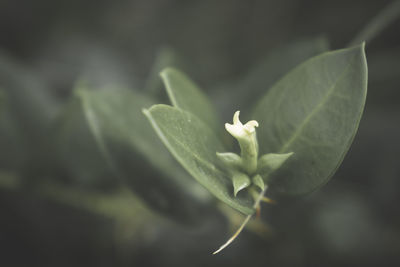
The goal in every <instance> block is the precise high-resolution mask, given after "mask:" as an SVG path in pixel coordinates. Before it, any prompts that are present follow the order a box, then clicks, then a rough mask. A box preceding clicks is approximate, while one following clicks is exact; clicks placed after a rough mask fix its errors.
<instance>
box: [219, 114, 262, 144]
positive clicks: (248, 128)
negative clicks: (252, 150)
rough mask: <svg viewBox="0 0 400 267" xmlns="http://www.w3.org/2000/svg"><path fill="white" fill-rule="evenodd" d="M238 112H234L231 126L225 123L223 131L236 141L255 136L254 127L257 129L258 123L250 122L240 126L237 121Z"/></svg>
mask: <svg viewBox="0 0 400 267" xmlns="http://www.w3.org/2000/svg"><path fill="white" fill-rule="evenodd" d="M239 114H240V111H236V112H235V114H234V115H233V124H229V123H225V129H226V130H227V131H228V132H229V133H230V134H231V135H232V136H233V137H235V138H236V139H243V138H245V139H248V138H251V137H252V135H254V134H255V131H256V129H255V127H258V122H257V121H255V120H251V121H249V122H247V123H246V124H244V125H243V124H242V123H241V122H240V120H239Z"/></svg>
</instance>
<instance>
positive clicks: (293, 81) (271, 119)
mask: <svg viewBox="0 0 400 267" xmlns="http://www.w3.org/2000/svg"><path fill="white" fill-rule="evenodd" d="M366 90H367V64H366V59H365V53H364V44H363V45H360V46H357V47H353V48H349V49H343V50H337V51H334V52H329V53H324V54H322V55H320V56H317V57H314V58H312V59H310V60H308V61H306V62H305V63H303V64H301V65H300V66H298V67H297V68H295V69H294V70H293V71H291V72H290V73H289V74H288V75H286V76H285V77H284V78H283V79H282V80H280V81H279V82H278V83H276V84H275V85H274V86H273V87H272V88H271V89H270V91H269V92H268V93H267V94H266V95H265V96H264V97H263V98H262V99H261V101H260V102H259V103H258V105H257V106H256V108H255V110H254V113H253V118H254V119H256V120H258V122H259V124H260V127H259V129H258V138H259V143H260V150H261V151H262V153H266V152H273V153H287V152H291V151H293V152H294V155H293V156H292V157H291V158H290V159H289V160H288V161H287V162H286V163H285V164H284V165H283V166H282V167H281V168H280V169H279V170H278V171H276V172H275V173H274V174H272V176H271V179H272V178H273V179H272V180H271V183H272V185H273V189H274V190H275V191H277V192H281V193H287V194H302V193H307V192H310V191H312V190H314V189H316V188H318V187H320V186H322V185H323V184H324V183H326V182H327V181H328V180H329V179H330V177H331V176H332V175H333V174H334V172H335V171H336V169H337V168H338V166H339V165H340V163H341V162H342V160H343V157H344V156H345V154H346V152H347V150H348V149H349V147H350V145H351V142H352V140H353V138H354V135H355V133H356V131H357V128H358V124H359V121H360V118H361V115H362V111H363V108H364V104H365V97H366Z"/></svg>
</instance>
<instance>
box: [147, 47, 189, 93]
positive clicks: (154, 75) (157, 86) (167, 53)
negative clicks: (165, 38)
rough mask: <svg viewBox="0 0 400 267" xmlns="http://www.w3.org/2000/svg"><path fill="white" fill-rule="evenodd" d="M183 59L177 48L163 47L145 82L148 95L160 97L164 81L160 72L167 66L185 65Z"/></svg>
mask: <svg viewBox="0 0 400 267" xmlns="http://www.w3.org/2000/svg"><path fill="white" fill-rule="evenodd" d="M182 61H183V60H182V59H181V58H180V56H179V55H178V54H177V52H176V51H175V50H173V49H172V48H170V47H163V48H161V49H160V50H159V51H158V53H157V55H156V58H155V61H154V64H153V66H152V69H151V71H150V74H149V76H148V77H147V81H146V84H145V87H144V88H145V92H147V93H148V95H151V96H154V97H157V98H159V97H160V95H161V92H163V83H162V80H161V78H160V72H161V71H162V70H163V69H165V68H167V67H174V68H178V69H181V68H182V67H183V65H184V64H183V63H182Z"/></svg>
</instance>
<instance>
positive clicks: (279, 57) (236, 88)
mask: <svg viewBox="0 0 400 267" xmlns="http://www.w3.org/2000/svg"><path fill="white" fill-rule="evenodd" d="M328 49H329V45H328V41H327V40H326V39H325V38H323V37H318V38H311V39H305V40H300V41H296V42H292V43H290V44H288V45H283V46H280V47H277V48H276V49H273V50H271V51H270V52H269V53H268V54H267V56H266V57H265V58H263V59H262V61H261V62H259V63H258V64H256V65H255V67H253V68H252V69H250V70H249V71H248V72H247V73H246V74H245V75H244V76H243V77H241V78H240V79H239V80H237V81H235V82H234V83H230V84H229V86H226V87H229V92H230V94H231V96H230V99H232V101H233V102H228V101H226V91H227V89H228V88H224V90H221V92H220V94H219V95H218V98H219V101H218V103H221V105H230V109H232V106H235V108H234V109H233V110H242V111H246V110H249V106H250V105H251V104H252V103H254V102H255V101H257V100H258V99H259V98H260V97H261V96H262V95H263V94H265V91H266V90H268V89H269V88H270V87H271V86H272V85H273V84H274V83H275V82H277V81H278V80H279V79H280V78H282V77H283V76H284V75H285V74H286V73H288V72H289V71H290V70H292V69H293V68H294V67H296V66H297V65H298V64H300V63H302V62H303V61H305V60H307V59H309V58H310V57H313V56H316V55H318V54H320V53H322V52H325V51H327V50H328ZM232 88H233V90H232ZM226 102H228V103H226ZM228 108H229V107H227V108H226V109H228ZM233 110H229V114H230V113H232V111H233Z"/></svg>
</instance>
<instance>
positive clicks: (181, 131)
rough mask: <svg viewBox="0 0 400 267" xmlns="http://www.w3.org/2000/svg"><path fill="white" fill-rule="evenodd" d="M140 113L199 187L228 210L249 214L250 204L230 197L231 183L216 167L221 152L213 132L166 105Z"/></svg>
mask: <svg viewBox="0 0 400 267" xmlns="http://www.w3.org/2000/svg"><path fill="white" fill-rule="evenodd" d="M144 113H145V114H146V116H147V117H148V119H149V120H150V122H151V124H152V125H153V127H154V129H155V131H156V132H157V134H158V136H159V137H160V138H161V140H162V141H163V142H164V144H165V145H166V146H167V148H168V149H169V151H170V152H171V153H172V154H173V155H174V157H175V158H176V159H177V160H178V161H179V162H180V163H181V164H182V166H184V168H185V169H186V170H187V171H188V172H189V173H190V174H191V175H192V177H194V178H195V179H196V180H197V181H198V182H199V183H200V184H202V185H203V186H204V187H205V188H207V189H208V190H209V191H210V192H211V193H212V194H214V195H215V196H216V197H217V198H219V199H220V200H222V201H223V202H225V203H226V204H228V205H230V206H231V207H233V208H235V209H237V210H239V211H241V212H243V213H245V214H252V213H253V212H254V209H253V208H252V201H251V199H250V198H249V197H248V196H247V197H248V198H243V197H241V196H240V197H239V196H238V197H234V196H233V193H232V181H231V179H230V178H229V176H228V174H227V173H226V172H223V171H221V170H220V169H219V167H218V166H216V164H217V162H218V161H219V159H218V158H217V155H216V153H215V152H216V151H224V148H223V147H222V145H221V143H220V141H219V139H218V138H217V136H216V135H215V134H214V132H213V131H212V130H211V129H210V128H209V127H208V125H206V124H205V123H204V122H203V121H202V120H200V119H199V118H198V117H197V116H195V115H193V114H191V113H189V112H187V111H184V110H181V109H179V108H176V107H171V106H167V105H154V106H152V107H151V108H150V109H149V110H145V111H144Z"/></svg>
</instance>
